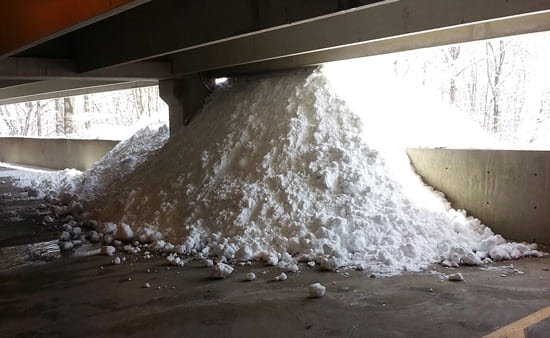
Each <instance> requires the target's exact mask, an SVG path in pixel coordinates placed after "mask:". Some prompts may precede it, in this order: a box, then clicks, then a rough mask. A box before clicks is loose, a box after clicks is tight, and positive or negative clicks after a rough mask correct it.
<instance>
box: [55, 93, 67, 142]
mask: <svg viewBox="0 0 550 338" xmlns="http://www.w3.org/2000/svg"><path fill="white" fill-rule="evenodd" d="M64 115H65V109H64V108H63V104H61V99H55V133H56V134H57V135H62V134H64V133H65V121H64Z"/></svg>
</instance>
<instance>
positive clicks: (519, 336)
mask: <svg viewBox="0 0 550 338" xmlns="http://www.w3.org/2000/svg"><path fill="white" fill-rule="evenodd" d="M546 318H550V306H549V307H547V308H544V309H542V310H539V311H537V312H535V313H532V314H530V315H529V316H527V317H523V318H521V319H520V320H518V321H515V322H513V323H512V324H509V325H506V326H504V327H501V328H500V329H498V330H496V331H494V332H491V333H489V334H488V335H486V336H484V337H483V338H525V330H526V329H527V328H528V327H529V326H531V325H535V324H536V323H538V322H541V321H543V320H545V319H546Z"/></svg>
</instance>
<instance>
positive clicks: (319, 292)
mask: <svg viewBox="0 0 550 338" xmlns="http://www.w3.org/2000/svg"><path fill="white" fill-rule="evenodd" d="M308 290H309V297H311V298H321V297H323V296H324V295H325V292H326V290H327V288H326V287H324V286H323V285H321V283H314V284H311V285H310V286H309V287H308Z"/></svg>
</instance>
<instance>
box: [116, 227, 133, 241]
mask: <svg viewBox="0 0 550 338" xmlns="http://www.w3.org/2000/svg"><path fill="white" fill-rule="evenodd" d="M115 238H116V239H118V240H120V241H131V240H132V239H133V238H134V232H133V231H132V229H131V228H130V226H129V225H128V224H126V223H121V224H119V225H118V227H117V231H116V233H115Z"/></svg>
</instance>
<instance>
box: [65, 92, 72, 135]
mask: <svg viewBox="0 0 550 338" xmlns="http://www.w3.org/2000/svg"><path fill="white" fill-rule="evenodd" d="M63 107H64V111H65V116H64V119H63V122H64V133H65V135H69V134H72V133H73V132H74V128H73V115H74V98H73V97H66V98H64V99H63Z"/></svg>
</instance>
